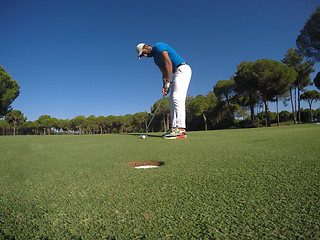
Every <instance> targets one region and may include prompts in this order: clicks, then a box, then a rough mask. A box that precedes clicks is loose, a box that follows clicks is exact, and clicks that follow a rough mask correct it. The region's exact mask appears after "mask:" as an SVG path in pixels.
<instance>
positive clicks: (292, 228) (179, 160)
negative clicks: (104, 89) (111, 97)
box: [0, 124, 320, 239]
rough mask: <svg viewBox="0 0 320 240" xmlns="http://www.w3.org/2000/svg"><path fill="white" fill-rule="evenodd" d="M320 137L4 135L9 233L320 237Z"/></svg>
mask: <svg viewBox="0 0 320 240" xmlns="http://www.w3.org/2000/svg"><path fill="white" fill-rule="evenodd" d="M319 134H320V128H319V126H318V125H316V124H306V125H298V126H289V127H278V128H269V129H267V128H259V129H244V130H221V131H207V132H189V133H188V137H189V136H190V138H189V139H187V140H183V141H173V142H170V143H169V142H167V141H164V140H162V139H161V137H160V134H150V136H149V137H148V138H147V139H146V140H141V139H140V138H138V137H137V136H135V135H86V136H56V137H49V136H18V137H0V146H1V148H0V154H1V155H0V165H1V168H0V219H1V221H0V239H319V238H320V227H319V226H320V215H319V209H320V202H319V197H320V196H319V187H320V185H319V183H320V176H319V174H318V173H319V171H320V162H319V155H320V148H319V145H320V138H319ZM164 153H165V154H164ZM145 160H158V161H163V162H165V165H163V166H162V167H160V168H156V169H133V168H130V167H128V166H127V164H128V163H129V162H132V161H145Z"/></svg>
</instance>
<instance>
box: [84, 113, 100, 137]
mask: <svg viewBox="0 0 320 240" xmlns="http://www.w3.org/2000/svg"><path fill="white" fill-rule="evenodd" d="M86 127H87V130H88V131H89V134H95V133H96V131H98V129H99V125H98V124H97V118H96V116H94V115H90V116H89V117H88V118H87V126H86Z"/></svg>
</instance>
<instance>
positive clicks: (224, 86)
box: [213, 79, 235, 107]
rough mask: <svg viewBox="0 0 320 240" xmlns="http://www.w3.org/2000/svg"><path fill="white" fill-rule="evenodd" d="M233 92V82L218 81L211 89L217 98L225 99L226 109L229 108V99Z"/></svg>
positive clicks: (232, 80)
mask: <svg viewBox="0 0 320 240" xmlns="http://www.w3.org/2000/svg"><path fill="white" fill-rule="evenodd" d="M234 90H235V81H234V79H231V80H219V81H218V82H217V84H216V85H215V86H214V87H213V92H214V94H215V95H216V96H217V97H218V98H223V97H224V98H225V100H226V102H227V105H228V107H229V106H230V98H231V97H232V96H233V93H234Z"/></svg>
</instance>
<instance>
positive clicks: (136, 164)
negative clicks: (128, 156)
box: [128, 161, 164, 168]
mask: <svg viewBox="0 0 320 240" xmlns="http://www.w3.org/2000/svg"><path fill="white" fill-rule="evenodd" d="M162 165H164V162H160V161H138V162H130V163H128V166H129V167H132V168H157V167H160V166H162Z"/></svg>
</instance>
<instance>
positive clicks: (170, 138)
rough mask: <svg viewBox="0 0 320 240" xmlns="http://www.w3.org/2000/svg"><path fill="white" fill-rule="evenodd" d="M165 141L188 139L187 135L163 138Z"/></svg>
mask: <svg viewBox="0 0 320 240" xmlns="http://www.w3.org/2000/svg"><path fill="white" fill-rule="evenodd" d="M163 139H165V140H176V139H187V135H179V136H172V137H163Z"/></svg>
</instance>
